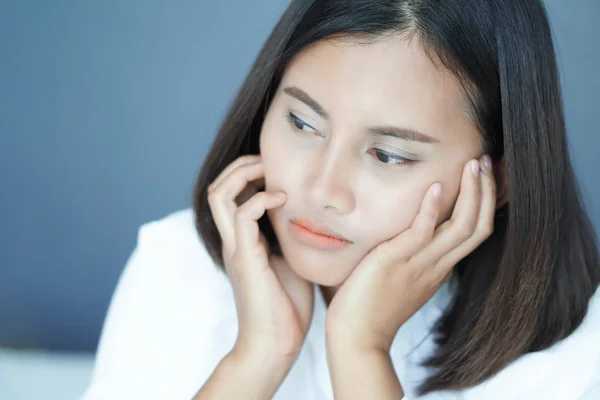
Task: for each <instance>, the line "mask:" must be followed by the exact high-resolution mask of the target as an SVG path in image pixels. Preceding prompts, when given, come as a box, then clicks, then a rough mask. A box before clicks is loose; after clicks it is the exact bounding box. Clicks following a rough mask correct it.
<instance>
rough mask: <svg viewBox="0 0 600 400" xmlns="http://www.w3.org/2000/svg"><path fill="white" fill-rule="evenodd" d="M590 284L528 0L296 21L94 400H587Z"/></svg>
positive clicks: (546, 60)
mask: <svg viewBox="0 0 600 400" xmlns="http://www.w3.org/2000/svg"><path fill="white" fill-rule="evenodd" d="M194 228H196V229H194ZM198 233H199V235H198ZM198 236H199V237H200V239H199V237H198ZM211 264H212V265H211ZM215 265H216V267H218V268H215ZM599 282H600V259H599V256H598V247H597V244H596V238H595V234H594V230H593V228H592V226H591V224H590V220H589V218H588V216H587V215H586V212H585V210H584V208H583V206H582V202H581V199H580V195H579V189H578V186H577V182H576V178H575V176H574V173H573V170H572V167H571V162H570V160H569V154H568V148H567V144H566V132H565V124H564V116H563V110H562V103H561V94H560V88H559V79H558V74H557V69H556V63H555V54H554V49H553V45H552V39H551V33H550V29H549V26H548V20H547V16H546V12H545V10H544V8H543V6H542V4H541V3H540V2H539V1H530V0H528V1H526V0H485V1H482V0H445V1H435V0H421V1H411V0H380V1H365V0H362V1H361V0H344V1H341V0H338V1H334V0H321V1H318V0H317V1H311V0H294V1H292V2H291V4H290V5H289V7H288V9H287V10H286V12H285V13H284V15H283V16H282V18H281V20H280V21H279V23H278V24H277V26H276V27H275V29H274V31H273V32H272V34H271V35H270V37H269V39H268V40H267V42H266V43H265V45H264V47H263V49H262V51H261V52H260V55H259V56H258V58H257V60H256V62H255V64H254V65H253V67H252V69H251V71H250V73H249V75H248V77H247V78H246V81H245V82H244V85H243V86H242V88H241V89H240V92H239V93H238V95H237V97H236V99H235V101H234V103H233V105H232V106H231V109H230V112H229V114H228V115H227V116H226V118H225V120H224V122H223V125H222V126H221V129H220V131H219V132H218V135H217V137H216V140H215V142H214V144H213V146H212V148H211V149H210V150H209V153H208V155H207V157H206V159H205V161H204V166H203V168H202V171H201V173H200V176H199V179H198V183H197V186H196V191H195V194H194V208H193V212H192V211H191V210H186V211H183V212H179V213H175V214H172V215H170V216H168V217H167V218H165V219H163V220H161V221H155V222H153V223H150V224H147V225H144V226H143V227H142V228H141V229H140V235H139V239H138V246H137V248H136V249H135V251H134V253H133V255H132V257H131V259H130V260H129V262H128V264H127V266H126V268H125V271H124V273H123V276H122V278H121V281H120V283H119V286H118V288H117V291H116V293H115V296H114V298H113V301H112V304H111V307H110V310H109V313H108V316H107V320H106V323H105V327H104V330H103V333H102V338H101V342H100V345H99V350H98V360H97V366H96V371H95V375H94V378H93V382H92V384H91V385H90V388H89V390H88V392H87V395H86V398H88V399H94V398H140V399H141V398H165V399H166V398H169V399H175V398H190V397H194V398H196V399H213V398H214V399H218V398H219V399H220V398H223V399H229V398H236V399H237V398H252V399H255V398H256V399H260V398H265V399H266V398H277V399H313V398H314V399H321V398H323V399H325V398H329V399H331V398H333V397H334V396H335V398H336V399H337V398H339V399H355V398H356V399H364V398H372V399H391V398H401V397H403V396H404V397H405V398H406V399H415V398H427V399H495V398H498V399H508V398H510V399H533V398H544V399H552V398H556V399H559V398H560V399H566V398H568V399H584V398H598V397H597V396H600V291H599V290H598V289H597V288H598V286H599Z"/></svg>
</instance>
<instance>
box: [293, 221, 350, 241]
mask: <svg viewBox="0 0 600 400" xmlns="http://www.w3.org/2000/svg"><path fill="white" fill-rule="evenodd" d="M292 222H293V223H295V224H296V225H301V226H303V227H305V228H307V229H308V230H310V231H313V232H314V233H318V234H321V235H326V236H332V237H334V238H336V239H340V240H344V241H346V242H350V240H348V239H346V238H345V237H344V236H342V235H340V234H339V233H337V232H336V231H334V230H332V229H329V228H327V227H326V226H323V225H321V224H317V223H316V222H312V221H310V220H308V219H304V218H296V219H293V220H292Z"/></svg>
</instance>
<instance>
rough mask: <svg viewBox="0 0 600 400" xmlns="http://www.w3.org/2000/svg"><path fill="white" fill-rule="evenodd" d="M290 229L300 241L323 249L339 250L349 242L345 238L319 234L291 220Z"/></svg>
mask: <svg viewBox="0 0 600 400" xmlns="http://www.w3.org/2000/svg"><path fill="white" fill-rule="evenodd" d="M290 231H291V232H292V234H293V235H294V236H295V237H296V238H297V239H298V240H300V241H301V242H303V243H306V244H308V245H311V246H314V247H318V248H320V249H323V250H339V249H342V248H344V247H346V246H347V245H348V244H350V242H347V241H345V240H341V239H337V238H333V237H331V236H325V235H319V234H318V233H314V232H313V231H311V230H308V229H307V228H305V227H303V226H301V225H298V224H295V223H293V222H292V223H290Z"/></svg>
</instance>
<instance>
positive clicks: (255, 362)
mask: <svg viewBox="0 0 600 400" xmlns="http://www.w3.org/2000/svg"><path fill="white" fill-rule="evenodd" d="M297 356H298V354H297V353H296V352H292V351H290V352H283V351H279V350H276V349H274V348H272V347H271V348H270V347H269V346H267V345H259V344H257V343H255V344H254V345H246V346H243V345H240V344H237V343H236V345H235V346H234V347H233V349H232V350H231V351H230V352H229V354H228V355H227V357H228V358H229V359H231V360H232V361H233V362H236V363H240V364H243V365H248V366H249V368H260V369H261V370H263V371H268V372H269V373H271V371H281V370H282V369H287V368H289V367H291V366H292V365H293V363H294V361H295V360H296V358H297Z"/></svg>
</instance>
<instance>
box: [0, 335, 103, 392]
mask: <svg viewBox="0 0 600 400" xmlns="http://www.w3.org/2000/svg"><path fill="white" fill-rule="evenodd" d="M93 363H94V354H92V353H66V352H65V353H63V352H51V351H44V350H15V349H7V348H2V347H0V400H37V399H39V400H69V399H78V398H79V397H80V396H81V395H82V394H83V392H84V391H85V388H86V387H87V385H88V382H89V380H90V377H91V373H92V368H93Z"/></svg>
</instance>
